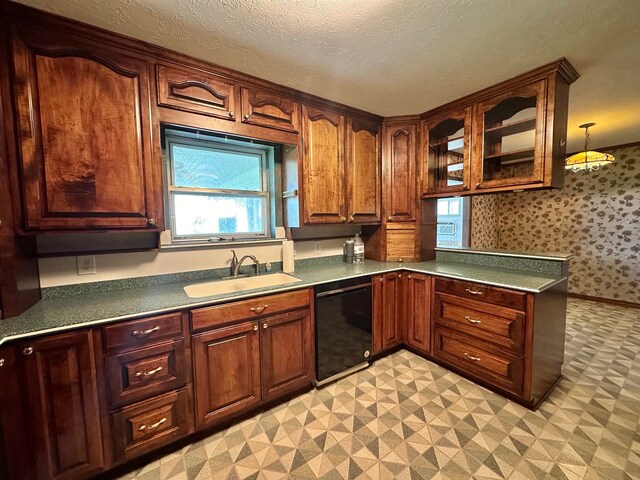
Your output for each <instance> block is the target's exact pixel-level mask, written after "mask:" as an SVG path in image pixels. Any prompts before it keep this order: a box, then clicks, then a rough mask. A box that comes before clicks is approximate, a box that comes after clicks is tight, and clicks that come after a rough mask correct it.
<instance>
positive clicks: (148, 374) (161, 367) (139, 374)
mask: <svg viewBox="0 0 640 480" xmlns="http://www.w3.org/2000/svg"><path fill="white" fill-rule="evenodd" d="M162 370H164V367H163V366H160V367H157V368H154V369H153V370H149V371H148V372H144V373H143V372H136V377H141V376H143V375H144V376H145V377H150V376H151V375H155V374H156V373H158V372H161V371H162Z"/></svg>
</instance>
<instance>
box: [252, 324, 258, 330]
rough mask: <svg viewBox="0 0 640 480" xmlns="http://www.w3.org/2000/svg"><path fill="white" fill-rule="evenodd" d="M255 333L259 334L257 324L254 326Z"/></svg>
mask: <svg viewBox="0 0 640 480" xmlns="http://www.w3.org/2000/svg"><path fill="white" fill-rule="evenodd" d="M253 331H254V332H257V331H258V324H257V323H256V324H255V325H254V326H253Z"/></svg>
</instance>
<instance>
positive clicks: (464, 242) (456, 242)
mask: <svg viewBox="0 0 640 480" xmlns="http://www.w3.org/2000/svg"><path fill="white" fill-rule="evenodd" d="M469 210H470V201H469V198H461V197H456V198H439V199H438V210H437V213H438V233H437V238H436V245H437V246H438V247H468V246H469Z"/></svg>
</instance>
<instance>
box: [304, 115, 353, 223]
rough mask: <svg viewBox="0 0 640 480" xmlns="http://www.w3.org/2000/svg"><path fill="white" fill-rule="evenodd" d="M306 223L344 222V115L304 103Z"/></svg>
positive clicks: (345, 218)
mask: <svg viewBox="0 0 640 480" xmlns="http://www.w3.org/2000/svg"><path fill="white" fill-rule="evenodd" d="M302 122H303V124H302V127H303V137H304V154H303V158H302V173H303V175H302V176H303V192H302V194H303V204H304V223H306V224H314V223H344V222H346V221H347V217H346V202H345V182H344V173H345V171H344V167H345V163H344V116H342V115H340V114H337V113H335V112H332V111H330V110H327V109H321V108H316V107H309V106H306V105H303V106H302Z"/></svg>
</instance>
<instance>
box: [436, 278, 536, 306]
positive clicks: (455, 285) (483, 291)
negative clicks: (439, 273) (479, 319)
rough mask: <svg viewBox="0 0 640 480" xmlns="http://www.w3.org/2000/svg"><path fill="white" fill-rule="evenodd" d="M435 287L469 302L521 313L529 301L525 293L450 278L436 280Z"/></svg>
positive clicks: (439, 290) (438, 290)
mask: <svg viewBox="0 0 640 480" xmlns="http://www.w3.org/2000/svg"><path fill="white" fill-rule="evenodd" d="M435 287H436V291H437V292H444V293H450V294H451V295H458V296H460V297H462V298H466V299H469V300H477V301H481V302H487V303H493V304H495V305H501V306H503V307H507V308H512V309H514V310H520V311H524V309H525V306H526V301H527V294H526V293H525V292H518V291H515V290H510V289H507V288H500V287H492V286H489V285H483V284H480V283H475V282H465V281H463V280H454V279H450V278H436V280H435Z"/></svg>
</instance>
